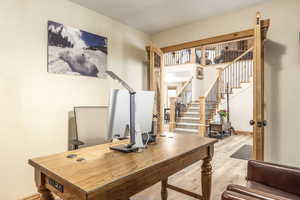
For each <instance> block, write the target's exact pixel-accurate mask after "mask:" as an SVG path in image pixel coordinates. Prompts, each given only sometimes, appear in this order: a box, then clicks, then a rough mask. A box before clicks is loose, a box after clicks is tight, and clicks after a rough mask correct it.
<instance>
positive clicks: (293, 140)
mask: <svg viewBox="0 0 300 200" xmlns="http://www.w3.org/2000/svg"><path fill="white" fill-rule="evenodd" d="M299 9H300V1H299V0H285V1H282V0H273V1H270V2H267V3H264V4H261V5H258V6H255V7H250V8H247V9H242V10H239V11H236V12H231V13H227V14H225V15H222V16H216V17H211V18H209V19H206V20H202V21H199V22H196V23H193V24H189V25H185V26H180V27H176V28H173V29H170V30H167V31H164V32H161V33H159V34H156V35H154V36H153V41H154V43H155V44H157V45H158V46H160V47H163V46H166V45H172V44H177V43H181V42H187V41H193V40H199V39H201V38H207V37H212V36H216V35H220V34H225V33H231V32H235V31H241V30H245V29H249V28H253V24H254V21H255V18H254V17H255V13H256V11H261V12H262V16H263V18H270V19H271V26H270V30H269V32H268V40H267V41H266V43H265V45H266V53H265V54H266V55H265V56H266V58H265V68H266V71H265V88H266V89H265V94H266V97H265V104H266V107H265V111H266V120H267V121H268V126H267V127H266V138H265V150H266V154H265V155H266V160H269V161H274V162H278V163H284V164H290V165H297V166H300V157H299V148H298V146H299V141H300V134H299V130H300V118H299V112H298V108H299V98H300V88H299V84H298V82H299V74H300V48H299V46H300V45H299V31H300V23H299V19H300V12H299Z"/></svg>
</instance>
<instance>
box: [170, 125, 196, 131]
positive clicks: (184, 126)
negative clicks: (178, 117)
mask: <svg viewBox="0 0 300 200" xmlns="http://www.w3.org/2000/svg"><path fill="white" fill-rule="evenodd" d="M176 127H177V128H187V129H196V130H198V127H199V126H197V125H178V124H176Z"/></svg>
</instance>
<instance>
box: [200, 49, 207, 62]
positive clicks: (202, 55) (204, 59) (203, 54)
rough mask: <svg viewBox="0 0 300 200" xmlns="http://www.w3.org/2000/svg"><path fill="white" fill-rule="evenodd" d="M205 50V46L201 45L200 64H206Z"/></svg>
mask: <svg viewBox="0 0 300 200" xmlns="http://www.w3.org/2000/svg"><path fill="white" fill-rule="evenodd" d="M205 56H206V51H205V47H201V60H200V64H201V65H202V66H205V65H206V57H205Z"/></svg>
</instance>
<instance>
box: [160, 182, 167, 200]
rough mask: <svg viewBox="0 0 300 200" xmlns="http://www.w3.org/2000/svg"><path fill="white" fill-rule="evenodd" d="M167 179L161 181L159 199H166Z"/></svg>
mask: <svg viewBox="0 0 300 200" xmlns="http://www.w3.org/2000/svg"><path fill="white" fill-rule="evenodd" d="M167 184H168V178H167V179H164V180H162V181H161V199H162V200H167V199H168V190H167Z"/></svg>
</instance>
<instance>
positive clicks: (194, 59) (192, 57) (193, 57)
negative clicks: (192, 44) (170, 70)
mask: <svg viewBox="0 0 300 200" xmlns="http://www.w3.org/2000/svg"><path fill="white" fill-rule="evenodd" d="M190 50H191V56H190V63H196V49H195V48H191V49H190Z"/></svg>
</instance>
